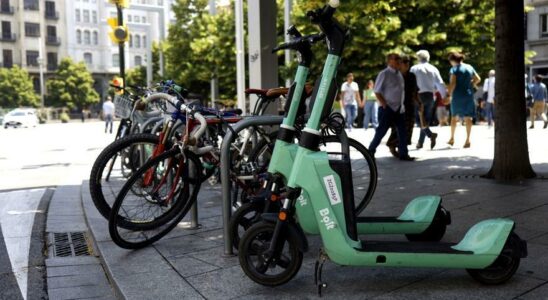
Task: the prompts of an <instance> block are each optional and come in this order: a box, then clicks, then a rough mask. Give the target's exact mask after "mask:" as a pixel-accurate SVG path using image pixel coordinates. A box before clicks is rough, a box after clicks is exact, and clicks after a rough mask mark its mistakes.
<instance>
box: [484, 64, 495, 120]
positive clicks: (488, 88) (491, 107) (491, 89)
mask: <svg viewBox="0 0 548 300" xmlns="http://www.w3.org/2000/svg"><path fill="white" fill-rule="evenodd" d="M483 92H484V93H487V99H483V100H485V107H484V108H483V109H484V110H485V117H486V118H487V126H489V127H491V125H492V123H493V119H494V118H495V70H491V71H489V77H488V78H487V79H485V82H484V83H483Z"/></svg>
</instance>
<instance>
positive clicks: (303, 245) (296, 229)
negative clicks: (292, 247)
mask: <svg viewBox="0 0 548 300" xmlns="http://www.w3.org/2000/svg"><path fill="white" fill-rule="evenodd" d="M261 219H262V220H263V221H265V222H267V223H272V224H276V222H277V221H278V214H277V213H266V214H262V215H261ZM285 234H287V235H288V236H290V237H294V238H295V241H297V248H298V249H299V250H300V251H301V252H307V251H308V240H307V239H306V236H305V234H304V232H303V230H302V229H301V227H300V226H299V225H297V224H295V223H294V222H286V223H285Z"/></svg>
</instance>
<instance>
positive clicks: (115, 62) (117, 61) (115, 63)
mask: <svg viewBox="0 0 548 300" xmlns="http://www.w3.org/2000/svg"><path fill="white" fill-rule="evenodd" d="M112 66H113V67H120V55H118V54H112Z"/></svg>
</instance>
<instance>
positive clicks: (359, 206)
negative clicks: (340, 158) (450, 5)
mask: <svg viewBox="0 0 548 300" xmlns="http://www.w3.org/2000/svg"><path fill="white" fill-rule="evenodd" d="M323 141H324V143H323V144H321V145H320V150H321V151H328V152H341V147H340V145H341V144H340V140H339V137H337V136H326V137H323ZM274 143H275V140H272V141H271V143H268V142H267V141H262V142H261V143H259V144H257V147H256V148H255V149H253V151H252V152H251V154H250V155H249V161H250V162H255V163H256V165H257V168H258V169H259V170H265V171H266V170H267V169H268V164H269V163H270V158H271V157H272V153H273V151H274ZM348 143H349V148H350V151H349V154H350V159H351V166H352V183H353V184H354V201H355V207H356V209H355V211H356V214H360V213H361V212H362V211H363V210H364V209H365V207H366V206H367V205H368V204H369V202H370V201H371V198H373V194H374V193H375V190H376V188H377V177H378V173H377V164H376V163H375V159H374V158H373V156H372V155H371V153H369V151H367V148H365V147H364V146H363V145H362V144H361V143H360V142H358V141H356V140H354V139H352V138H348Z"/></svg>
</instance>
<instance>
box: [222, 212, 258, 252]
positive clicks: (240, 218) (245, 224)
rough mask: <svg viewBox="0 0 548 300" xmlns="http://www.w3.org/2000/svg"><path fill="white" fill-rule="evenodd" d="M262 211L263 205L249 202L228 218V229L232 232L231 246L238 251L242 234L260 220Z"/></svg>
mask: <svg viewBox="0 0 548 300" xmlns="http://www.w3.org/2000/svg"><path fill="white" fill-rule="evenodd" d="M263 211H264V203H261V202H249V203H245V204H244V205H242V206H240V207H239V208H238V210H236V212H234V214H233V215H232V217H231V218H230V223H229V225H228V227H229V228H230V232H232V246H233V247H234V249H236V250H238V246H239V245H240V240H241V239H242V236H243V235H244V233H245V232H246V231H247V230H248V229H249V228H250V227H251V226H253V224H255V223H256V222H257V221H258V220H260V219H261V218H260V215H261V214H262V213H263Z"/></svg>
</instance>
